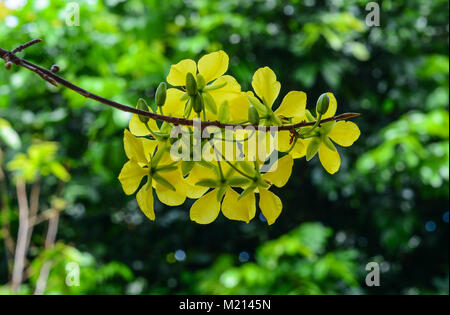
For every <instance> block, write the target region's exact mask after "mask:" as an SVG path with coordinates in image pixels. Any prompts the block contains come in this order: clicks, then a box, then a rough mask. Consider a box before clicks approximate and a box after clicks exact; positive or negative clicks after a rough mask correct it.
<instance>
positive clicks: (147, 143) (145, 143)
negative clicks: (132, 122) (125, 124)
mask: <svg viewBox="0 0 450 315" xmlns="http://www.w3.org/2000/svg"><path fill="white" fill-rule="evenodd" d="M140 140H141V141H142V147H143V148H144V155H145V158H146V159H147V160H148V161H150V157H151V156H153V153H154V152H155V148H156V146H157V145H158V141H156V140H150V139H146V138H140Z"/></svg>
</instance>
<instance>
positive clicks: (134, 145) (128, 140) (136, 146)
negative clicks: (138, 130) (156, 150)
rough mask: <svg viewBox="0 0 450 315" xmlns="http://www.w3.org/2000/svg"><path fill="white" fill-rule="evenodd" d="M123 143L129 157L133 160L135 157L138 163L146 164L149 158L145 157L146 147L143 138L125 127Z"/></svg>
mask: <svg viewBox="0 0 450 315" xmlns="http://www.w3.org/2000/svg"><path fill="white" fill-rule="evenodd" d="M123 145H124V148H125V153H126V155H127V157H128V158H129V159H130V160H131V159H134V160H135V161H136V162H138V163H142V164H146V163H147V161H148V160H147V158H146V157H145V153H144V147H143V146H142V140H141V139H139V138H136V137H135V136H133V135H132V134H131V132H129V131H128V129H125V131H124V135H123Z"/></svg>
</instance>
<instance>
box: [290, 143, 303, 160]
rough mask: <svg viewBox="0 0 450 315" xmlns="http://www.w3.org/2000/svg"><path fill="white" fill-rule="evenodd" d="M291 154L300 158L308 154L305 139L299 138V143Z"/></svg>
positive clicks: (295, 157) (294, 157)
mask: <svg viewBox="0 0 450 315" xmlns="http://www.w3.org/2000/svg"><path fill="white" fill-rule="evenodd" d="M289 154H290V155H291V156H292V158H293V159H299V158H302V157H304V156H305V155H306V145H305V143H304V141H303V140H300V139H297V143H296V144H295V146H294V148H293V149H292V151H291V152H289Z"/></svg>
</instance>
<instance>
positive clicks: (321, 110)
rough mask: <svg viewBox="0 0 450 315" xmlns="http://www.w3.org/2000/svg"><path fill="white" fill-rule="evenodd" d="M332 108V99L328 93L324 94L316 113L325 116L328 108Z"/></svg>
mask: <svg viewBox="0 0 450 315" xmlns="http://www.w3.org/2000/svg"><path fill="white" fill-rule="evenodd" d="M329 106H330V97H329V96H328V94H327V93H323V94H322V95H320V96H319V98H318V99H317V103H316V112H317V114H319V115H323V114H325V113H326V112H327V110H328V107H329Z"/></svg>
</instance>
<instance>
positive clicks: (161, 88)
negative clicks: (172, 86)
mask: <svg viewBox="0 0 450 315" xmlns="http://www.w3.org/2000/svg"><path fill="white" fill-rule="evenodd" d="M166 95H167V85H166V83H165V82H161V83H160V84H159V85H158V88H157V89H156V93H155V103H156V106H160V107H161V106H163V105H164V103H165V102H166Z"/></svg>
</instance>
